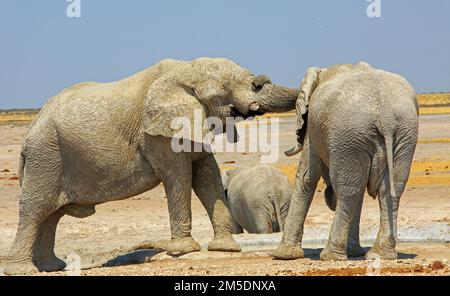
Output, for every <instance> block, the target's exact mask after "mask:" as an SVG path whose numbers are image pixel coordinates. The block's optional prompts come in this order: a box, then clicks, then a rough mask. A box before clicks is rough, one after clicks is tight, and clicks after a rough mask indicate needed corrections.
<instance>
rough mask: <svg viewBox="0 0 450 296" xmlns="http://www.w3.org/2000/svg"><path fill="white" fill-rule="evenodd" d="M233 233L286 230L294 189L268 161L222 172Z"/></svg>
mask: <svg viewBox="0 0 450 296" xmlns="http://www.w3.org/2000/svg"><path fill="white" fill-rule="evenodd" d="M222 182H223V186H224V189H225V196H226V201H227V204H228V208H229V209H230V212H231V216H232V220H233V221H232V225H233V233H242V232H243V229H245V230H246V231H247V232H248V233H272V232H280V231H283V225H284V221H285V220H286V216H287V213H288V210H289V202H290V200H291V195H292V188H291V185H290V184H289V181H288V179H287V177H286V176H285V175H284V174H283V173H281V172H280V171H278V170H277V169H275V168H272V167H270V166H268V165H267V164H261V165H256V166H252V167H244V168H238V169H234V170H229V171H226V172H225V173H224V174H223V175H222Z"/></svg>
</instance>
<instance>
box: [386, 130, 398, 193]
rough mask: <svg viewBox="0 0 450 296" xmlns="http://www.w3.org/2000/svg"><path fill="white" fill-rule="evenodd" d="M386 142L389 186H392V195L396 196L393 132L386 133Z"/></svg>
mask: <svg viewBox="0 0 450 296" xmlns="http://www.w3.org/2000/svg"><path fill="white" fill-rule="evenodd" d="M384 143H385V145H386V155H387V163H388V171H389V187H390V188H391V196H392V197H395V196H396V194H395V184H394V149H393V137H392V133H386V134H385V135H384Z"/></svg>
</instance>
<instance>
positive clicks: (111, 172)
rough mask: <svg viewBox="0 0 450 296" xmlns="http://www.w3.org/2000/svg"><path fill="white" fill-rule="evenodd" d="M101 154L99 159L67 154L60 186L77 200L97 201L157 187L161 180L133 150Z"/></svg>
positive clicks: (84, 201)
mask: <svg viewBox="0 0 450 296" xmlns="http://www.w3.org/2000/svg"><path fill="white" fill-rule="evenodd" d="M127 152H128V153H130V152H129V151H122V154H119V153H118V154H112V155H109V156H107V155H104V154H103V155H101V156H99V159H95V158H94V159H93V158H92V157H83V156H80V155H79V154H78V155H74V156H73V157H72V158H71V159H70V160H69V157H67V158H66V164H68V163H69V164H70V166H68V167H69V168H68V169H66V168H65V169H64V173H63V188H64V192H65V193H66V194H67V196H68V198H69V200H70V201H71V202H74V203H76V204H98V203H103V202H107V201H113V200H121V199H126V198H129V197H133V196H135V195H138V194H141V193H143V192H145V191H148V190H150V189H152V188H154V187H156V186H157V185H158V184H159V183H160V182H161V181H160V180H159V178H158V177H157V176H156V174H155V173H154V171H153V169H152V168H151V167H150V165H149V164H148V163H147V162H146V160H145V159H144V158H143V157H142V156H141V155H140V154H139V153H136V154H135V156H134V157H131V156H130V155H129V156H127V157H124V154H126V153H127Z"/></svg>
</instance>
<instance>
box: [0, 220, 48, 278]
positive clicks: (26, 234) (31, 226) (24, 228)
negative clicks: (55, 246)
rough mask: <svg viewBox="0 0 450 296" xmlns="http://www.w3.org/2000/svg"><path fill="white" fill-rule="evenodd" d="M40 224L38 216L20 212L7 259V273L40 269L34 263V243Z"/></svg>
mask: <svg viewBox="0 0 450 296" xmlns="http://www.w3.org/2000/svg"><path fill="white" fill-rule="evenodd" d="M39 226H40V219H39V218H38V217H33V216H27V215H24V214H23V213H20V217H19V226H18V228H17V233H16V238H15V239H14V243H13V246H12V247H11V251H10V253H9V256H8V259H7V260H6V268H5V274H8V275H14V274H29V273H35V272H38V271H39V270H38V269H37V267H36V266H35V265H34V264H33V261H32V259H33V245H34V243H35V241H36V238H37V235H38V231H39Z"/></svg>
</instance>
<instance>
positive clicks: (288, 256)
mask: <svg viewBox="0 0 450 296" xmlns="http://www.w3.org/2000/svg"><path fill="white" fill-rule="evenodd" d="M270 256H272V257H273V258H274V259H280V260H294V259H299V258H305V254H304V252H303V249H302V248H301V247H300V246H289V245H286V244H285V243H284V242H281V243H280V245H279V246H278V248H276V249H275V250H274V251H272V252H271V253H270Z"/></svg>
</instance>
